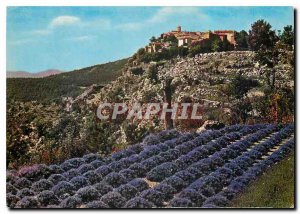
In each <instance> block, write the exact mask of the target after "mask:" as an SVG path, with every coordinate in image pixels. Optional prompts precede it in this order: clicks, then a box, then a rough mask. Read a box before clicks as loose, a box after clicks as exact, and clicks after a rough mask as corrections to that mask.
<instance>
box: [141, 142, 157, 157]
mask: <svg viewBox="0 0 300 214" xmlns="http://www.w3.org/2000/svg"><path fill="white" fill-rule="evenodd" d="M159 152H160V149H159V148H158V147H157V146H155V145H152V146H147V147H146V148H145V149H144V150H143V151H142V152H141V153H140V154H139V156H140V157H141V158H143V159H147V158H150V157H152V156H154V155H157V154H158V153H159Z"/></svg>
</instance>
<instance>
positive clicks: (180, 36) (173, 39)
mask: <svg viewBox="0 0 300 214" xmlns="http://www.w3.org/2000/svg"><path fill="white" fill-rule="evenodd" d="M235 38H236V32H235V31H234V30H215V31H207V32H200V31H196V32H191V31H182V29H181V26H178V27H177V28H176V30H172V31H170V32H166V33H162V34H161V35H160V37H159V38H155V37H152V38H151V39H150V43H149V44H148V45H147V46H146V47H145V51H146V52H147V53H156V52H161V51H162V50H163V49H169V48H170V47H172V46H177V47H186V48H188V47H193V46H197V45H198V46H201V47H203V48H205V47H207V46H209V45H210V43H211V41H213V40H217V41H220V42H228V44H229V46H230V47H231V49H236V48H237V42H236V39H235Z"/></svg>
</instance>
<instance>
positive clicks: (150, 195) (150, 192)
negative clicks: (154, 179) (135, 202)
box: [140, 189, 165, 207]
mask: <svg viewBox="0 0 300 214" xmlns="http://www.w3.org/2000/svg"><path fill="white" fill-rule="evenodd" d="M140 197H141V198H145V199H147V200H148V201H151V202H152V203H154V204H155V205H156V206H158V207H161V206H162V205H163V202H164V198H165V196H164V195H163V193H161V192H159V191H156V190H154V189H147V190H144V191H143V192H141V194H140Z"/></svg>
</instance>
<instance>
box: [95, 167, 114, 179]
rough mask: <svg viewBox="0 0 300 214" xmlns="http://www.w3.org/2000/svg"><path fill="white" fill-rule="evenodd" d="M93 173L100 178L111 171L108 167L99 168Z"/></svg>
mask: <svg viewBox="0 0 300 214" xmlns="http://www.w3.org/2000/svg"><path fill="white" fill-rule="evenodd" d="M95 172H96V173H97V174H99V175H100V176H101V177H105V176H106V175H108V174H109V173H111V172H112V170H111V169H110V168H109V167H108V166H100V167H99V168H98V169H96V170H95Z"/></svg>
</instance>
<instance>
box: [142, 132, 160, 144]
mask: <svg viewBox="0 0 300 214" xmlns="http://www.w3.org/2000/svg"><path fill="white" fill-rule="evenodd" d="M142 143H143V144H145V145H157V144H159V143H160V139H159V137H158V136H157V135H155V134H149V135H147V136H146V137H145V138H144V140H143V142H142Z"/></svg>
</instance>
